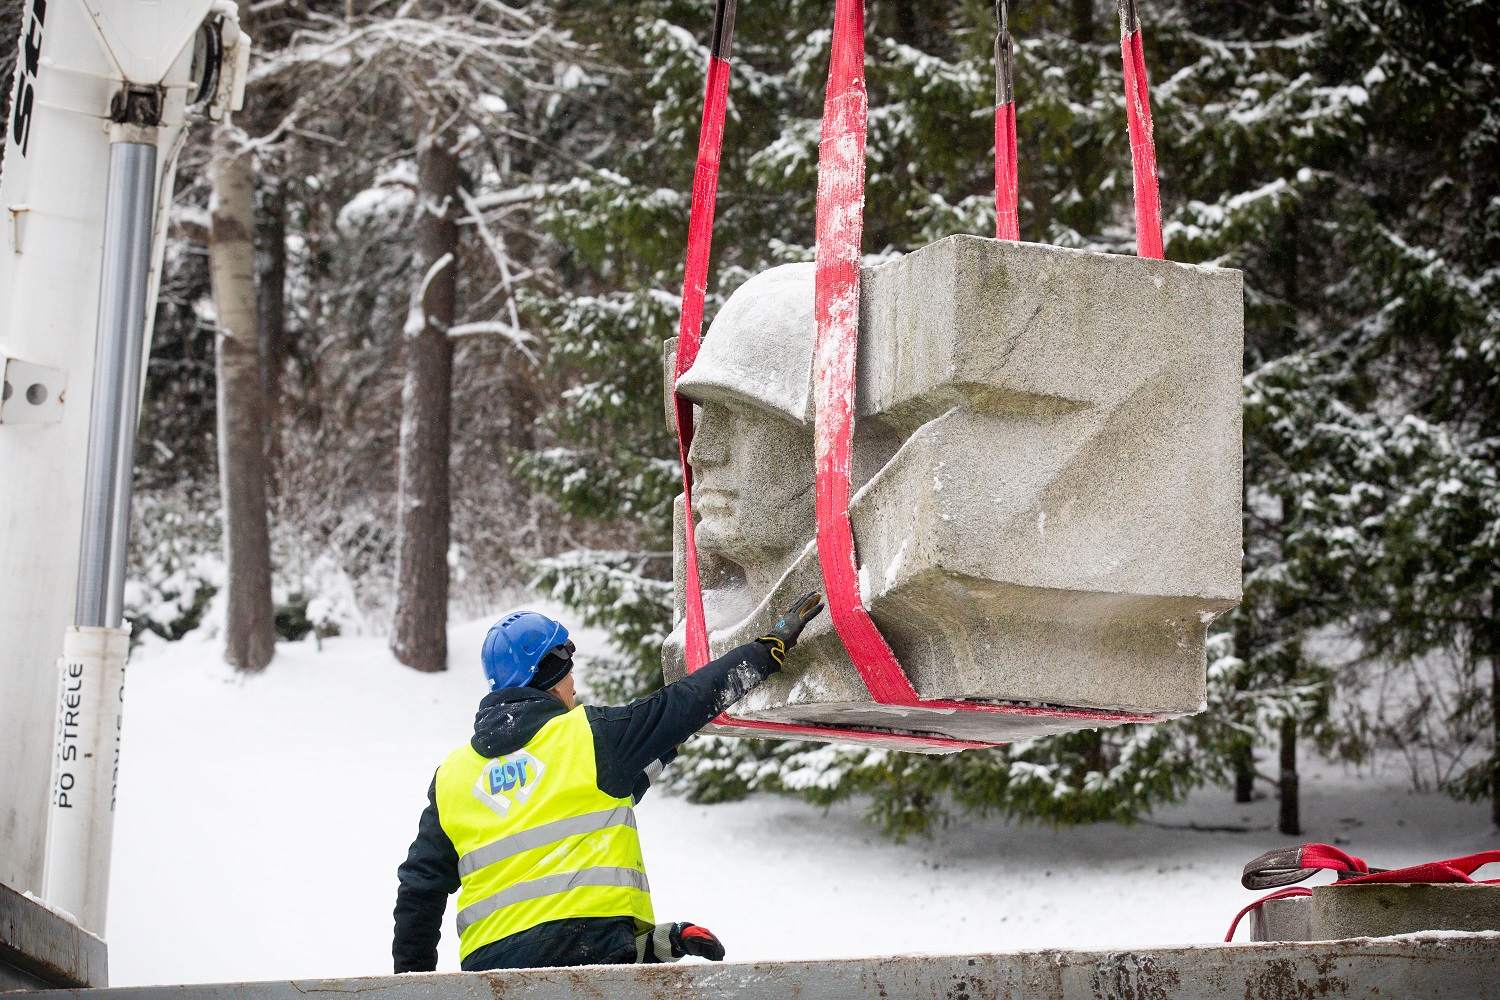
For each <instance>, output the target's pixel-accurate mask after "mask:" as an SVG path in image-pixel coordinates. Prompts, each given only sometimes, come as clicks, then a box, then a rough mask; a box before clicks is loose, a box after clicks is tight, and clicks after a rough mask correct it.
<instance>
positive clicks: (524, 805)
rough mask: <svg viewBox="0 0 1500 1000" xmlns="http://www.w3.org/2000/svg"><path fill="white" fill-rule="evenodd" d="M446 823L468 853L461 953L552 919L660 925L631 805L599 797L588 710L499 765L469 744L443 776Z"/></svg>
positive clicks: (440, 794) (554, 723)
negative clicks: (653, 908) (628, 919)
mask: <svg viewBox="0 0 1500 1000" xmlns="http://www.w3.org/2000/svg"><path fill="white" fill-rule="evenodd" d="M437 809H438V821H439V822H440V823H441V824H442V826H443V832H444V833H446V834H447V835H448V839H449V840H451V841H453V847H454V849H455V850H456V851H457V852H458V873H459V877H460V879H461V882H462V885H461V887H460V889H459V893H458V937H459V945H458V952H459V956H460V958H464V957H467V956H468V955H469V953H470V952H472V951H474V950H475V949H476V948H481V947H483V946H484V945H487V944H490V943H492V942H495V941H499V940H500V939H501V938H505V937H509V936H510V935H512V934H518V933H520V932H521V931H524V930H526V929H528V928H530V927H535V926H536V925H537V924H541V923H546V922H547V921H549V920H565V919H569V918H576V917H632V918H634V919H635V925H636V926H635V929H636V933H638V934H639V933H641V932H643V931H645V930H646V929H647V928H649V927H651V926H652V924H654V923H655V919H654V917H653V915H652V912H651V887H650V885H649V884H648V883H647V881H646V864H645V861H644V860H643V859H642V858H641V842H640V838H639V837H638V836H637V834H636V829H635V812H634V811H633V810H632V809H631V800H630V799H629V798H628V797H627V798H615V797H614V796H613V795H608V794H606V793H604V792H602V791H600V790H599V786H598V775H597V774H596V772H595V768H594V734H593V731H592V730H591V729H590V728H589V723H588V719H587V718H586V717H585V716H584V713H583V707H582V706H579V707H577V708H575V709H573V710H572V711H571V712H568V713H566V714H564V715H559V716H557V717H556V718H554V719H550V720H548V722H547V724H546V725H544V726H542V728H541V729H540V730H539V731H538V732H537V734H536V735H535V736H534V737H532V739H531V742H530V743H527V744H526V746H525V747H523V748H522V749H520V750H518V751H516V752H515V753H510V754H506V755H505V756H503V757H495V758H492V759H489V758H485V757H481V756H480V755H479V754H478V753H476V752H475V751H474V748H473V747H471V746H469V745H468V744H465V745H464V746H462V747H460V748H459V749H457V750H455V751H453V753H451V754H449V755H448V759H447V760H445V761H444V762H443V765H442V766H441V767H439V768H438V771H437Z"/></svg>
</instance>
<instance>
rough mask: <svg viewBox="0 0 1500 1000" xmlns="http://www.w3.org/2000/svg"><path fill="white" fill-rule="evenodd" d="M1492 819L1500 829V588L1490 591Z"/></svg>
mask: <svg viewBox="0 0 1500 1000" xmlns="http://www.w3.org/2000/svg"><path fill="white" fill-rule="evenodd" d="M1489 647H1490V648H1489V656H1490V727H1491V728H1490V731H1491V733H1492V735H1493V737H1494V746H1492V747H1491V748H1490V819H1491V821H1493V822H1494V824H1495V826H1497V827H1500V587H1492V588H1491V589H1490V620H1489Z"/></svg>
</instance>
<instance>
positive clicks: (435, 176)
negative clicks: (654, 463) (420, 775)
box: [391, 125, 459, 671]
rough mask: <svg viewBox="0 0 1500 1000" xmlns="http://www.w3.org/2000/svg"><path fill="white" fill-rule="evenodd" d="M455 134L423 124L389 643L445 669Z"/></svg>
mask: <svg viewBox="0 0 1500 1000" xmlns="http://www.w3.org/2000/svg"><path fill="white" fill-rule="evenodd" d="M453 142H454V137H453V136H452V135H450V134H447V133H438V134H433V132H432V130H431V128H430V127H428V126H426V125H424V126H423V130H422V138H421V141H420V143H419V147H418V150H417V216H416V222H415V227H416V260H415V263H416V268H415V270H416V273H417V287H416V289H415V290H414V291H413V292H412V297H411V308H410V310H409V311H408V313H407V319H406V326H405V328H404V330H403V331H402V340H403V346H404V348H405V352H404V353H405V355H406V381H405V383H404V384H403V385H402V388H401V437H400V442H401V443H400V449H401V453H400V473H399V476H400V480H399V485H398V492H397V500H396V508H397V513H396V516H397V536H396V545H397V557H396V560H397V561H396V621H395V627H394V628H393V629H392V632H391V651H392V652H393V653H395V654H396V659H398V660H400V661H401V662H402V663H404V664H406V665H407V666H409V667H414V668H416V669H417V670H424V671H437V670H446V669H447V667H448V531H449V501H448V448H449V434H450V427H449V424H450V419H451V410H452V381H453V347H452V344H451V343H450V342H449V340H448V328H449V327H450V326H452V325H453V315H454V305H455V303H454V299H455V296H456V294H457V280H456V278H457V275H456V271H457V250H458V222H457V218H458V212H457V208H458V200H459V199H458V158H457V156H456V155H455V154H454V152H453V148H452V143H453Z"/></svg>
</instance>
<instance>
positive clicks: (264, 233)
mask: <svg viewBox="0 0 1500 1000" xmlns="http://www.w3.org/2000/svg"><path fill="white" fill-rule="evenodd" d="M263 190H264V194H263V196H262V199H261V206H262V211H261V213H260V225H259V227H258V228H257V233H256V234H257V237H258V243H259V248H258V250H257V252H256V271H257V276H258V279H259V280H258V282H257V283H256V286H255V287H256V305H257V309H258V317H259V331H260V367H261V382H262V383H263V385H264V387H265V394H266V456H267V458H268V459H269V462H268V466H269V468H270V470H271V472H272V476H271V478H270V481H269V484H268V485H269V486H270V487H271V489H272V490H274V489H275V488H276V480H275V475H274V473H275V470H276V468H277V465H278V462H279V461H280V458H281V369H282V367H283V366H284V365H285V363H286V192H285V189H284V188H283V186H282V182H281V179H280V178H277V179H275V180H274V181H272V182H271V183H270V184H269V185H267V186H266V187H265V188H264V189H263Z"/></svg>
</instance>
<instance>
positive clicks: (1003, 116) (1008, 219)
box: [995, 0, 1021, 240]
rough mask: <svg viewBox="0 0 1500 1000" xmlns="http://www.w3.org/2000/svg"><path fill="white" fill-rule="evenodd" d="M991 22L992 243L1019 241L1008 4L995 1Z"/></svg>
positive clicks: (1013, 89) (1014, 93)
mask: <svg viewBox="0 0 1500 1000" xmlns="http://www.w3.org/2000/svg"><path fill="white" fill-rule="evenodd" d="M995 20H996V21H997V22H999V25H1000V26H999V29H998V30H997V31H996V32H995V239H997V240H1019V239H1020V238H1021V217H1020V213H1019V211H1018V205H1019V199H1020V193H1019V187H1020V183H1019V175H1020V171H1019V169H1018V167H1017V164H1016V90H1015V86H1014V85H1013V84H1012V82H1011V58H1010V57H1011V50H1010V4H1009V3H1007V2H1006V0H996V3H995Z"/></svg>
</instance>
